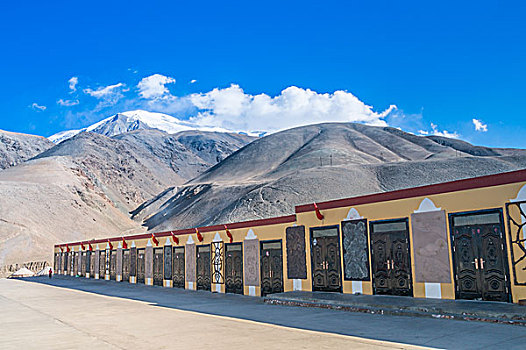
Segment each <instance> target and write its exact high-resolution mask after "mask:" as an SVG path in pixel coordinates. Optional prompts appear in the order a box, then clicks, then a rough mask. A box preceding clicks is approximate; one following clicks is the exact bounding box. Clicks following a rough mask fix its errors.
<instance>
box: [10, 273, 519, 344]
mask: <svg viewBox="0 0 526 350" xmlns="http://www.w3.org/2000/svg"><path fill="white" fill-rule="evenodd" d="M0 310H2V311H1V312H2V316H1V317H0V327H1V328H0V329H2V332H1V333H0V347H1V348H2V349H15V348H16V349H27V348H39V349H43V348H44V349H45V348H53V349H57V348H87V347H94V346H96V347H97V348H124V349H134V348H156V349H157V348H175V349H177V348H192V349H194V348H195V349H206V348H212V347H213V348H216V349H246V348H247V347H249V346H252V347H254V346H257V347H258V348H269V349H277V348H287V349H319V348H322V349H324V348H327V349H331V348H339V349H341V348H352V349H370V348H386V347H387V348H414V346H424V347H434V348H459V349H481V348H497V347H500V348H504V347H505V348H507V349H514V348H516V349H522V348H524V344H525V343H526V329H525V327H517V326H510V325H499V324H489V323H479V322H463V321H452V320H443V319H425V318H414V317H400V316H385V315H384V316H381V315H372V314H363V313H351V312H344V311H336V310H324V309H313V308H298V307H288V306H275V305H268V304H265V303H264V302H263V300H262V299H261V298H253V297H247V296H238V295H225V294H215V293H210V292H201V291H199V292H195V291H187V290H180V289H174V288H161V287H151V286H144V285H130V284H128V283H117V282H114V281H100V280H89V281H88V280H85V279H83V278H71V277H62V276H57V277H55V278H53V279H51V280H49V279H47V278H32V279H27V280H24V281H17V280H5V279H3V280H0Z"/></svg>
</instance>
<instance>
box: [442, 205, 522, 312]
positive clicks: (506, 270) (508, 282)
mask: <svg viewBox="0 0 526 350" xmlns="http://www.w3.org/2000/svg"><path fill="white" fill-rule="evenodd" d="M489 213H498V214H499V218H500V227H501V232H502V245H503V247H504V251H503V259H504V274H505V277H506V288H507V289H508V302H511V301H512V300H513V297H512V290H511V278H510V266H509V260H508V241H507V238H506V233H507V232H506V225H505V223H504V210H503V208H502V207H496V208H489V209H481V210H469V211H459V212H452V213H448V224H449V227H448V230H449V245H450V248H449V253H450V254H451V262H452V264H453V266H452V267H453V268H452V270H451V271H453V283H454V287H455V300H469V299H461V298H459V297H458V293H459V290H458V289H457V286H458V281H457V268H456V266H457V264H456V260H455V254H454V252H453V247H454V242H453V235H454V230H453V228H454V227H455V225H454V223H453V219H454V218H455V217H457V216H469V215H473V214H489Z"/></svg>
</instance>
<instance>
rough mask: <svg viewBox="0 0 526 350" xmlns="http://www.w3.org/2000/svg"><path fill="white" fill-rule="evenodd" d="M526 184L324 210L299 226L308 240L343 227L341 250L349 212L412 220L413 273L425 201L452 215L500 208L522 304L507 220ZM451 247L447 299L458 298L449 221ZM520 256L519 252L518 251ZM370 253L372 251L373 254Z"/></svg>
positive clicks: (366, 288)
mask: <svg viewBox="0 0 526 350" xmlns="http://www.w3.org/2000/svg"><path fill="white" fill-rule="evenodd" d="M525 184H526V182H520V183H514V184H508V185H500V186H493V187H484V188H478V189H472V190H464V191H456V192H449V193H442V194H436V195H429V196H421V197H413V198H407V199H400V200H393V201H386V202H376V203H369V204H361V205H356V206H346V207H339V208H333V209H324V210H321V212H322V214H323V215H324V219H323V220H321V221H320V220H318V218H317V217H316V214H315V212H314V211H311V212H304V213H298V214H297V223H298V225H304V226H305V231H306V236H307V237H306V238H307V240H308V239H309V229H310V228H313V227H324V226H331V225H339V226H340V247H341V246H342V242H341V222H342V221H344V220H345V218H346V217H347V214H348V213H349V210H350V209H351V208H354V209H356V210H357V211H358V213H359V215H360V216H362V217H363V218H365V219H367V221H368V223H369V222H371V221H377V220H387V219H398V218H407V219H408V220H409V221H408V222H409V237H410V238H409V239H410V247H411V251H410V254H411V265H412V266H411V268H412V271H413V272H414V271H415V266H414V262H415V256H414V251H413V245H412V243H411V242H412V241H413V232H412V228H411V220H410V218H411V214H412V213H413V212H414V211H415V210H417V209H418V208H419V206H420V204H421V202H422V201H423V200H424V199H425V198H429V199H430V200H431V201H433V203H434V204H435V206H436V207H437V208H441V209H442V210H445V211H446V215H449V214H452V213H460V212H467V211H477V210H483V209H495V208H500V209H502V210H503V214H504V215H503V216H504V223H503V224H504V229H505V232H503V233H504V235H505V240H506V245H507V258H508V266H509V274H510V277H511V283H510V285H511V295H512V298H513V302H518V301H519V300H520V299H526V286H517V285H514V283H513V272H512V263H511V254H510V249H511V245H510V241H509V235H508V232H509V228H508V223H507V220H506V211H505V205H506V203H508V202H510V200H512V199H514V198H516V197H517V194H518V192H519V190H520V189H521V188H522V187H523V186H524V185H525ZM447 237H448V240H447V244H448V251H449V264H450V271H451V281H452V283H441V286H440V289H441V294H442V298H443V299H454V298H455V284H454V280H455V278H454V267H453V260H452V254H451V252H452V249H451V241H450V239H449V237H450V232H449V222H448V224H447ZM306 247H307V275H308V276H309V277H310V276H312V269H311V261H310V244H309V242H307V245H306ZM369 247H370V235H369ZM515 251H516V252H517V253H518V250H517V249H516V250H515ZM340 253H341V254H340V255H341V264H342V267H343V254H342V251H341V250H340ZM369 253H370V251H369ZM369 256H370V254H369ZM369 260H370V261H369V265H370V266H369V268H370V271H372V266H371V259H369ZM517 273H518V274H519V276H521V279H526V271H517ZM412 276H413V293H414V296H415V297H419V298H423V297H425V291H424V289H425V287H424V283H416V282H415V277H414V273H413V274H412ZM310 283H311V282H308V283H305V287H306V288H305V290H311V286H310ZM362 290H363V294H372V293H373V288H372V282H371V281H366V282H363V283H362ZM343 292H344V293H352V292H353V290H352V282H351V281H343Z"/></svg>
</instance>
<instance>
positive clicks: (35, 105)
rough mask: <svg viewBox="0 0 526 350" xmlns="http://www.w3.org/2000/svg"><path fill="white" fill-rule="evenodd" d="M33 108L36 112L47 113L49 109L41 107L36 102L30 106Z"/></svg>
mask: <svg viewBox="0 0 526 350" xmlns="http://www.w3.org/2000/svg"><path fill="white" fill-rule="evenodd" d="M30 107H31V108H33V109H34V110H35V111H39V112H41V111H45V110H46V109H47V107H46V106H40V105H39V104H38V103H36V102H33V104H32V105H31V106H30Z"/></svg>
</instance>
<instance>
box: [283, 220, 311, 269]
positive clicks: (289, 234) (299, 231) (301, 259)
mask: <svg viewBox="0 0 526 350" xmlns="http://www.w3.org/2000/svg"><path fill="white" fill-rule="evenodd" d="M286 238H287V241H286V242H287V276H288V278H289V279H306V278H307V262H306V256H305V254H306V253H305V226H293V227H287V229H286Z"/></svg>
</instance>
